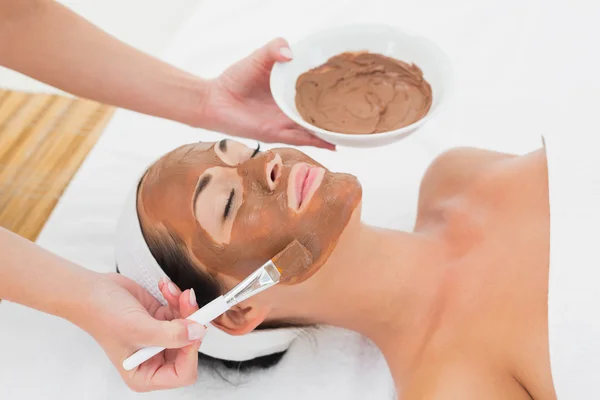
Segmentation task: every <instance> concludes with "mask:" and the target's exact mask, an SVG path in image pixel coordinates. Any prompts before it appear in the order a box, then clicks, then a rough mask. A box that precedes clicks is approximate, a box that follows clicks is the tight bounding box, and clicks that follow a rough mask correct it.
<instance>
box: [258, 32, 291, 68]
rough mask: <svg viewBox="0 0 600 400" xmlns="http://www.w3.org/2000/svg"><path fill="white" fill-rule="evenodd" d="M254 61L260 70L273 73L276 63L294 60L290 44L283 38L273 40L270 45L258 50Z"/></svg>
mask: <svg viewBox="0 0 600 400" xmlns="http://www.w3.org/2000/svg"><path fill="white" fill-rule="evenodd" d="M251 59H252V61H253V62H254V63H255V64H256V65H257V66H258V67H260V68H262V69H264V70H266V71H271V68H273V64H275V63H276V62H286V61H290V60H291V59H292V51H291V50H290V46H289V44H288V42H287V41H286V40H285V39H283V38H277V39H273V40H271V41H270V42H269V43H267V44H266V45H264V46H263V47H261V48H260V49H258V50H256V51H255V52H254V53H253V54H252V56H251Z"/></svg>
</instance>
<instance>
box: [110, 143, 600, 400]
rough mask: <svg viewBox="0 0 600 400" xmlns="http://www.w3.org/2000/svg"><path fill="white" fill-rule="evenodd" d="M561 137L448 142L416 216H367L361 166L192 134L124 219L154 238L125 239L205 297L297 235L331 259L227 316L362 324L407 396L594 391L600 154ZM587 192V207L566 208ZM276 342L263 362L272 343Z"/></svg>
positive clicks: (152, 287) (137, 273)
mask: <svg viewBox="0 0 600 400" xmlns="http://www.w3.org/2000/svg"><path fill="white" fill-rule="evenodd" d="M553 145H554V146H555V143H554V142H553V141H548V138H546V142H545V146H544V148H541V149H539V150H537V151H535V152H532V153H529V154H526V155H523V156H513V155H508V154H501V153H496V152H491V151H484V150H479V149H470V148H458V149H453V150H450V151H448V152H446V153H444V154H442V155H441V156H439V157H438V158H437V159H436V160H435V161H434V162H433V163H432V164H431V165H430V167H429V168H428V170H427V171H426V173H425V175H424V177H423V180H422V182H421V187H420V193H419V203H418V214H417V219H416V224H415V227H414V231H413V232H400V231H395V230H386V229H378V228H375V227H372V226H368V225H365V224H364V223H362V222H361V196H362V190H361V185H360V183H359V182H358V180H357V179H356V178H355V177H353V176H351V175H348V174H341V173H333V172H331V171H328V170H327V169H326V168H325V167H324V166H322V165H320V164H318V163H317V162H315V161H314V160H312V159H310V158H309V157H308V156H306V155H305V154H304V153H302V152H300V151H297V150H294V149H286V148H283V149H274V150H271V151H265V152H261V151H259V149H252V148H248V147H246V146H245V145H243V144H240V143H238V142H235V141H230V140H226V141H221V142H218V143H198V144H190V145H186V146H183V147H180V148H178V149H176V150H174V151H172V152H170V153H169V154H166V155H165V156H164V157H162V158H161V159H160V160H158V161H157V162H156V163H154V164H153V165H152V166H151V167H150V168H149V169H148V170H147V171H146V173H145V175H144V176H143V178H142V179H141V181H140V182H139V186H138V188H137V192H136V196H134V197H133V201H132V202H131V207H132V208H131V209H129V210H126V212H125V213H124V216H123V218H122V220H121V224H120V227H119V229H120V230H121V232H125V234H127V235H130V236H128V237H130V238H132V237H134V236H135V231H136V230H137V231H138V232H140V227H141V233H140V235H143V238H142V240H140V245H139V246H138V247H139V248H135V246H132V245H130V244H129V245H127V246H123V247H120V248H119V249H118V252H117V256H118V260H117V261H118V267H119V269H120V272H121V273H123V274H125V275H128V276H130V277H131V278H133V279H135V280H137V281H138V283H140V284H142V285H144V286H145V287H146V288H147V289H148V290H149V291H151V292H152V293H153V294H154V295H155V296H156V297H157V298H159V299H160V300H161V301H164V298H163V297H162V295H161V293H160V291H158V290H157V286H158V281H159V280H160V279H161V277H162V276H164V275H165V274H166V275H167V276H168V277H169V278H170V279H171V280H172V281H173V282H174V283H175V284H176V285H178V286H179V287H180V288H181V289H182V290H184V289H189V288H193V292H194V293H195V295H196V297H197V302H198V305H199V306H200V307H201V306H202V305H204V304H206V303H208V302H209V301H211V300H212V299H214V298H215V297H217V296H218V295H220V294H223V293H225V292H226V291H228V290H229V289H231V288H232V287H233V286H235V285H236V284H237V283H239V282H240V281H241V280H242V279H243V278H245V277H246V276H247V275H249V274H250V273H251V272H252V271H254V270H255V269H256V268H258V267H259V266H261V265H262V264H263V263H264V262H265V261H266V260H268V259H269V258H271V257H272V256H273V255H275V254H276V253H278V252H279V251H280V250H282V249H283V248H284V247H285V246H286V245H287V244H288V243H290V242H291V241H292V240H293V239H298V240H299V241H300V242H301V243H302V244H303V245H305V247H306V248H307V249H308V250H309V251H310V252H311V253H312V255H313V259H314V264H313V265H312V267H311V269H310V271H309V273H307V274H306V275H305V276H303V277H302V278H303V279H302V281H301V282H298V283H297V284H295V285H291V286H283V285H276V286H275V287H273V288H271V289H269V290H267V291H265V292H263V293H261V294H260V295H258V296H255V297H253V298H251V299H249V300H247V301H245V302H243V303H242V304H240V305H238V306H236V307H235V308H233V309H231V310H230V311H228V312H227V313H226V314H224V315H222V316H221V317H219V318H217V319H216V320H215V321H214V322H213V325H215V326H216V327H217V328H218V329H219V330H220V331H223V332H226V333H227V334H229V335H233V336H237V335H245V334H248V333H249V332H251V331H255V333H260V332H261V331H260V330H261V329H262V330H264V329H266V328H271V329H270V330H265V331H264V332H265V333H267V332H277V331H278V330H282V331H283V330H285V329H288V328H283V327H287V326H311V325H316V324H327V325H333V326H338V327H342V328H347V329H350V330H353V331H356V332H358V333H360V334H362V335H365V336H366V337H368V338H370V339H371V340H372V341H373V342H374V343H375V344H376V345H377V346H378V347H379V349H380V350H381V352H382V353H383V355H384V356H385V359H386V361H387V364H388V366H389V368H390V371H391V373H392V376H393V378H394V382H395V385H396V389H397V392H398V396H399V398H401V399H456V398H460V399H530V398H534V399H555V398H557V395H558V397H559V398H563V397H562V396H565V398H591V397H590V394H593V393H596V392H595V391H594V390H597V389H596V386H597V385H596V381H595V377H596V376H597V374H598V373H599V372H600V370H599V369H597V368H598V359H599V358H600V357H598V356H599V355H600V352H599V349H600V345H599V344H598V343H597V342H596V338H594V339H593V340H591V339H590V338H592V337H593V336H594V335H595V334H597V333H599V325H598V323H597V322H594V320H593V319H592V318H594V319H597V314H594V315H592V312H593V311H594V310H593V308H591V307H593V304H594V301H595V302H596V304H598V300H600V297H599V296H598V295H596V294H595V293H596V290H595V288H596V287H597V279H596V280H595V281H594V279H593V278H597V276H596V277H594V275H589V273H588V274H587V275H586V268H588V269H589V267H588V266H591V265H594V266H595V267H596V269H597V267H598V263H597V261H598V258H597V256H596V258H595V259H593V258H589V259H585V257H592V256H593V253H592V251H590V249H591V248H593V247H590V248H588V247H586V245H587V243H593V242H591V241H590V240H589V239H588V236H589V235H588V234H587V233H586V232H585V231H584V230H583V229H585V228H586V226H587V225H590V226H591V224H596V226H597V223H598V222H597V219H598V218H597V216H598V215H597V212H596V211H595V208H596V207H598V204H600V203H599V202H598V199H599V196H600V190H598V189H599V188H600V185H598V182H599V181H598V179H596V181H595V182H596V187H595V190H596V192H594V188H593V181H592V180H589V179H588V178H587V177H588V176H591V175H587V174H589V173H591V172H592V169H591V168H588V167H586V166H585V164H586V163H588V164H589V163H591V162H592V160H593V159H588V160H586V157H582V156H580V154H581V153H580V150H578V151H577V154H576V155H575V156H573V157H571V158H569V154H568V151H569V150H568V149H565V148H562V146H561V148H560V149H559V148H556V147H554V146H553ZM575 164H577V165H579V167H577V166H576V165H575ZM589 166H590V167H591V164H589ZM573 168H576V169H577V171H576V172H577V173H576V174H572V173H570V171H573ZM392 177H393V174H390V178H389V179H390V184H393V178H392ZM581 182H584V183H583V184H582V183H581ZM549 188H550V189H549ZM592 196H595V198H594V197H592ZM574 200H575V201H577V202H578V203H573V201H574ZM572 204H578V205H579V206H580V207H583V210H582V209H580V210H579V211H577V210H573V209H569V210H568V212H567V211H565V210H566V207H569V206H571V205H572ZM592 207H594V208H592ZM136 211H137V212H136ZM551 216H552V218H551ZM574 221H575V222H574ZM575 223H576V224H577V225H574V224H575ZM551 225H552V233H553V235H552V241H551V240H550V234H549V233H550V227H551ZM559 225H560V229H559V228H558V226H559ZM132 232H133V233H132ZM555 232H556V233H555ZM595 242H596V243H597V239H596V240H595ZM551 248H552V251H551ZM567 252H568V253H567ZM567 257H568V258H567ZM584 259H585V262H579V261H580V260H584ZM594 260H595V261H594ZM594 262H596V263H595V264H594ZM153 268H154V269H153ZM565 271H566V272H565ZM587 288H589V290H588V289H587ZM273 328H277V329H273ZM255 333H252V334H255ZM269 340H270V339H267V338H265V341H266V342H268V341H269ZM206 345H209V344H208V343H206ZM221 346H223V349H222V352H224V353H227V351H228V345H227V344H221ZM273 346H274V347H276V346H277V345H273ZM210 347H214V344H212V345H209V346H208V348H210ZM206 349H207V348H206V347H205V343H203V345H202V347H201V349H200V351H201V352H207V351H206ZM208 350H209V351H208V352H207V353H209V354H210V355H212V356H213V357H218V356H219V354H220V353H219V350H214V349H212V350H211V349H208ZM281 350H283V349H279V352H281ZM260 355H261V357H258V358H256V359H254V360H252V361H249V363H253V362H261V361H262V362H264V361H265V360H268V359H269V357H268V354H264V352H263V353H262V354H260ZM265 355H266V356H267V357H262V356H265ZM224 358H226V357H225V356H224ZM230 359H235V358H230ZM275 362H276V359H273V358H271V364H273V363H275ZM592 397H594V396H592Z"/></svg>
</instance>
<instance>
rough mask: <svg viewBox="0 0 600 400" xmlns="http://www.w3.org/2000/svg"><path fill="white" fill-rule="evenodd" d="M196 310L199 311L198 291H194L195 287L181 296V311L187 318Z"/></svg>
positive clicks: (182, 315) (183, 316)
mask: <svg viewBox="0 0 600 400" xmlns="http://www.w3.org/2000/svg"><path fill="white" fill-rule="evenodd" d="M196 311H198V303H197V302H196V293H195V292H194V289H190V290H186V291H185V292H183V294H182V295H181V296H179V313H180V314H181V317H182V318H187V317H189V316H190V315H192V314H193V313H195V312H196Z"/></svg>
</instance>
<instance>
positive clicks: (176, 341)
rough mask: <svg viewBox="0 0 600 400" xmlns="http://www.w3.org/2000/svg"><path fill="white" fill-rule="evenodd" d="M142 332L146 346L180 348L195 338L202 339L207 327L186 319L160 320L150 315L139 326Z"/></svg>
mask: <svg viewBox="0 0 600 400" xmlns="http://www.w3.org/2000/svg"><path fill="white" fill-rule="evenodd" d="M138 328H139V330H140V331H141V333H142V336H143V338H140V339H142V341H143V342H144V343H140V344H143V345H144V346H159V347H164V348H166V349H178V348H181V347H185V346H188V345H189V344H190V343H191V342H193V341H195V340H202V339H203V338H204V335H205V334H206V327H205V326H203V325H201V324H199V323H197V322H194V321H190V320H186V319H174V320H171V321H159V320H157V319H154V318H152V317H150V318H149V319H147V320H146V322H145V323H143V325H142V326H138Z"/></svg>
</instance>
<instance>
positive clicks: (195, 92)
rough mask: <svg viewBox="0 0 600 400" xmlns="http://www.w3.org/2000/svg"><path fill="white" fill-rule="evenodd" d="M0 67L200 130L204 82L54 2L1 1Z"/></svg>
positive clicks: (204, 89) (76, 93) (95, 98)
mask: <svg viewBox="0 0 600 400" xmlns="http://www.w3.org/2000/svg"><path fill="white" fill-rule="evenodd" d="M134 22H135V21H132V23H134ZM0 65H3V66H5V67H7V68H10V69H13V70H15V71H18V72H20V73H22V74H25V75H28V76H30V77H32V78H34V79H37V80H39V81H41V82H44V83H47V84H49V85H51V86H54V87H57V88H59V89H61V90H64V91H66V92H69V93H71V94H73V95H75V96H78V97H84V98H88V99H92V100H96V101H99V102H102V103H106V104H110V105H114V106H117V107H122V108H126V109H130V110H133V111H137V112H141V113H144V114H148V115H154V116H158V117H163V118H167V119H171V120H175V121H179V122H182V123H186V124H189V125H194V126H202V116H201V111H202V108H203V103H204V100H205V99H206V93H207V91H208V84H207V82H206V81H205V80H202V79H200V78H198V77H196V76H194V75H192V74H189V73H187V72H184V71H182V70H179V69H177V68H175V67H173V66H171V65H169V64H167V63H164V62H162V61H160V60H158V59H156V58H154V57H152V56H150V55H148V54H145V53H143V52H141V51H138V50H136V49H134V48H132V47H130V46H128V45H127V44H125V43H123V42H120V41H119V40H117V39H115V38H114V37H112V36H110V35H108V34H107V33H105V32H103V31H102V30H100V29H99V28H97V27H96V26H94V25H92V24H91V23H89V22H88V21H86V20H85V19H83V18H82V17H80V16H78V15H77V14H75V13H73V12H72V11H70V10H69V9H68V8H66V7H64V6H62V5H61V4H59V3H56V2H54V1H52V0H18V1H15V0H0Z"/></svg>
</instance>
